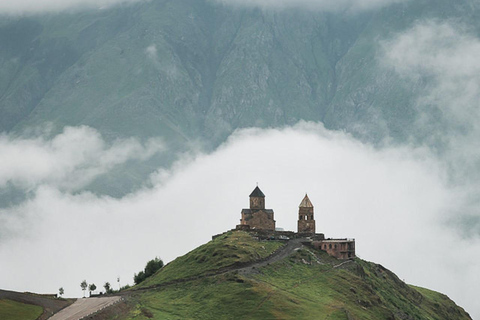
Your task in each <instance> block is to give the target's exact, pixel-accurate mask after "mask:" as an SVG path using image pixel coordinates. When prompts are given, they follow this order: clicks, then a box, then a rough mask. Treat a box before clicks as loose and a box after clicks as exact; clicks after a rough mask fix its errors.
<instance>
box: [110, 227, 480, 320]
mask: <svg viewBox="0 0 480 320" xmlns="http://www.w3.org/2000/svg"><path fill="white" fill-rule="evenodd" d="M281 245H282V244H281V243H277V242H262V241H258V240H254V239H253V238H252V237H251V236H250V235H249V234H248V233H244V232H231V233H228V234H226V235H224V236H222V237H219V238H217V239H215V240H213V241H211V242H209V243H207V244H205V245H203V246H201V247H199V248H197V249H195V250H193V251H192V252H190V253H188V254H187V255H185V256H183V257H180V258H178V259H176V260H175V261H173V262H172V263H171V264H170V265H168V266H166V267H165V268H164V270H162V271H160V272H158V273H157V274H156V275H154V276H153V277H152V279H151V282H150V284H151V283H162V282H165V281H169V280H171V279H175V278H176V279H180V278H182V277H191V276H192V275H197V274H202V273H205V272H208V271H211V270H215V269H218V268H221V267H223V266H228V265H232V264H234V263H236V262H238V261H251V260H257V259H259V258H261V257H265V256H268V255H269V254H271V253H272V252H274V251H275V250H276V249H277V248H279V247H280V246H281ZM343 262H344V261H341V260H337V259H335V258H332V257H330V256H329V255H328V254H326V253H325V252H323V251H321V250H315V249H312V248H309V249H301V250H298V251H297V252H295V253H294V254H292V255H291V256H290V257H288V258H287V259H284V260H282V261H279V262H276V263H272V264H270V265H267V266H266V267H263V268H259V269H256V272H254V273H251V274H246V275H245V274H238V273H236V272H230V273H225V274H221V275H216V276H209V277H204V278H201V279H196V280H192V281H187V282H182V283H177V284H170V285H167V286H163V287H158V288H156V289H151V290H148V291H141V292H136V293H134V294H133V295H132V296H131V297H130V300H129V304H130V309H129V311H128V312H127V314H125V315H124V316H123V318H121V319H136V320H143V319H329V320H348V319H356V320H376V319H378V320H384V319H419V320H422V319H425V320H436V319H438V320H440V319H452V320H454V319H458V320H460V319H470V318H469V317H468V315H467V314H466V313H465V312H464V310H463V309H461V308H459V307H458V306H456V305H455V303H454V302H453V301H451V300H450V299H448V297H446V296H444V295H442V294H439V293H437V292H433V291H430V290H427V289H422V288H417V287H412V286H408V285H407V284H405V283H404V282H403V281H401V280H400V279H398V277H396V276H395V274H393V273H392V272H390V271H389V270H387V269H385V268H383V267H382V266H380V265H377V264H374V263H370V262H366V261H363V260H360V259H356V260H353V261H350V262H347V263H343ZM112 319H113V318H112ZM115 319H117V318H115Z"/></svg>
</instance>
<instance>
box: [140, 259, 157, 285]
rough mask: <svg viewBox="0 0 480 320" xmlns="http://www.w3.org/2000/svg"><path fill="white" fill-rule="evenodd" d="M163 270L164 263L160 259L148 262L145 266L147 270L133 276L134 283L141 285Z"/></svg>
mask: <svg viewBox="0 0 480 320" xmlns="http://www.w3.org/2000/svg"><path fill="white" fill-rule="evenodd" d="M161 268H163V261H162V260H161V259H159V258H158V257H155V259H152V260H150V261H148V262H147V265H146V266H145V269H144V270H143V271H140V272H139V273H138V274H137V273H135V274H134V275H133V281H134V282H135V284H139V283H141V282H143V281H144V280H145V279H147V278H148V277H150V276H151V275H153V274H154V273H155V272H157V271H158V270H160V269H161Z"/></svg>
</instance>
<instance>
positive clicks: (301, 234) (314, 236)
mask: <svg viewBox="0 0 480 320" xmlns="http://www.w3.org/2000/svg"><path fill="white" fill-rule="evenodd" d="M237 230H257V231H261V232H263V233H265V235H268V236H269V237H270V238H272V237H273V238H275V237H276V236H283V237H286V236H287V235H288V237H286V239H289V237H294V238H305V239H311V245H312V246H313V247H315V248H318V249H321V250H324V251H326V252H327V253H328V254H329V255H331V256H333V257H336V258H338V259H351V258H354V257H355V239H332V238H328V239H325V236H324V234H323V233H316V228H315V217H314V213H313V204H312V202H311V201H310V199H309V198H308V195H305V197H304V198H303V200H302V202H301V203H300V205H299V206H298V221H297V233H294V232H292V231H286V232H284V231H278V232H277V231H276V230H275V220H274V217H273V210H272V209H265V195H264V194H263V192H262V190H260V188H259V187H258V186H257V187H256V188H255V189H254V190H253V192H252V193H251V194H250V208H249V209H242V218H241V219H240V224H239V225H238V226H237ZM280 239H282V238H280Z"/></svg>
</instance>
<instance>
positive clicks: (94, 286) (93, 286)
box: [88, 283, 97, 295]
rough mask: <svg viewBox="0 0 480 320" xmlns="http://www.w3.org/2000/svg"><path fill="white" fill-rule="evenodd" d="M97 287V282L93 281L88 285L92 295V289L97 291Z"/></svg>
mask: <svg viewBox="0 0 480 320" xmlns="http://www.w3.org/2000/svg"><path fill="white" fill-rule="evenodd" d="M96 289H97V286H96V285H95V283H92V284H91V285H89V286H88V291H90V295H92V291H95V290H96Z"/></svg>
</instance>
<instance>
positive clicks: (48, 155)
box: [0, 127, 165, 191]
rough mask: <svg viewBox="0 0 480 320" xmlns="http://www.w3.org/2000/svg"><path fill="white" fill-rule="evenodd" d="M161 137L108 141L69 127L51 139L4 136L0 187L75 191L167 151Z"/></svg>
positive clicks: (88, 130) (89, 130)
mask: <svg viewBox="0 0 480 320" xmlns="http://www.w3.org/2000/svg"><path fill="white" fill-rule="evenodd" d="M164 149H165V147H164V144H163V142H162V141H161V140H160V139H150V140H148V141H147V142H146V143H145V144H142V143H140V142H139V141H137V140H136V139H124V140H117V141H115V142H113V143H112V144H108V143H106V142H105V141H104V140H103V138H102V137H101V135H100V134H99V133H98V132H97V131H96V130H94V129H92V128H89V127H76V128H73V127H66V128H65V129H64V131H63V132H62V133H61V134H59V135H57V136H55V137H53V138H51V139H50V138H48V137H47V135H46V134H43V135H41V136H40V137H37V138H23V137H20V138H18V137H16V138H13V137H9V136H7V135H5V134H3V135H0V163H2V165H1V166H0V188H2V187H5V186H6V185H7V184H11V185H13V186H15V187H17V188H20V189H24V190H26V191H29V190H32V189H35V188H36V187H38V186H42V185H43V186H45V185H52V186H54V187H56V188H60V189H67V190H70V191H75V190H78V189H81V188H82V187H84V186H86V185H87V184H88V183H90V182H91V181H93V179H95V178H96V177H98V176H100V175H102V174H104V173H107V172H109V171H110V170H111V169H112V168H114V167H115V166H117V165H120V164H123V163H125V162H127V161H129V160H146V159H148V158H150V157H152V156H153V155H154V154H156V153H158V152H161V151H164Z"/></svg>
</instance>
